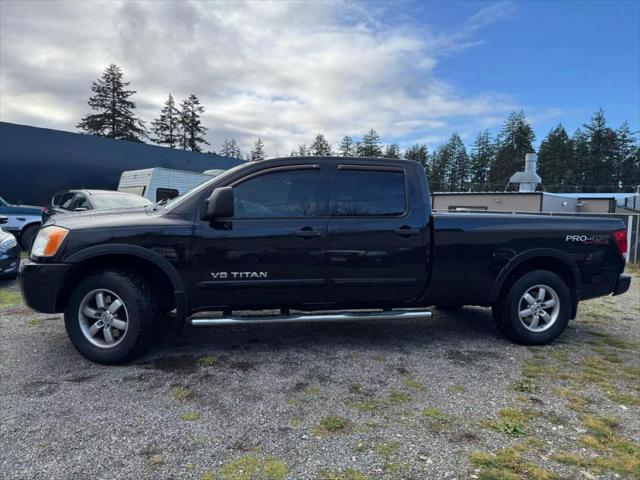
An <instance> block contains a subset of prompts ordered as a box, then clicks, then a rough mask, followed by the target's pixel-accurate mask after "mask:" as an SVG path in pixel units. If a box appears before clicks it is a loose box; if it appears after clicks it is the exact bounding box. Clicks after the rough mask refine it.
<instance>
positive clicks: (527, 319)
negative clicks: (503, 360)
mask: <svg viewBox="0 0 640 480" xmlns="http://www.w3.org/2000/svg"><path fill="white" fill-rule="evenodd" d="M492 310H493V318H494V320H495V322H496V326H497V328H498V330H499V331H500V332H502V333H503V334H504V335H505V336H506V337H507V338H509V340H511V341H513V342H516V343H520V344H523V345H544V344H547V343H550V342H552V341H553V340H555V339H556V338H557V337H558V336H560V334H562V332H563V331H564V329H565V328H566V327H567V324H568V323H569V316H570V314H571V292H570V291H569V287H568V286H567V284H566V283H565V281H564V280H563V279H562V278H560V277H559V276H558V275H556V274H555V273H553V272H549V271H546V270H536V271H533V272H528V273H526V274H524V275H522V276H521V277H520V278H514V279H512V280H511V281H510V282H509V283H508V284H507V285H505V287H504V288H503V290H502V293H501V295H500V298H499V299H498V301H497V303H496V304H495V305H493V307H492Z"/></svg>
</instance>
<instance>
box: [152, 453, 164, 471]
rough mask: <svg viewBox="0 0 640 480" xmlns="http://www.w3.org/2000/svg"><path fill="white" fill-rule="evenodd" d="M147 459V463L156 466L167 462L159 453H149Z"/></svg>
mask: <svg viewBox="0 0 640 480" xmlns="http://www.w3.org/2000/svg"><path fill="white" fill-rule="evenodd" d="M148 461H149V465H151V466H152V467H156V468H157V467H160V466H162V465H164V464H165V463H167V460H166V459H165V458H164V456H163V455H161V454H159V453H154V454H153V455H149V458H148Z"/></svg>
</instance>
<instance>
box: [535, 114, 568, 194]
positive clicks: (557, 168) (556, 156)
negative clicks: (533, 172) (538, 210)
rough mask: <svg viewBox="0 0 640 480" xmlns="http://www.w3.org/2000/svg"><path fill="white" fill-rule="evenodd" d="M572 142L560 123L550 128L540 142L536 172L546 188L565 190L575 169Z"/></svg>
mask: <svg viewBox="0 0 640 480" xmlns="http://www.w3.org/2000/svg"><path fill="white" fill-rule="evenodd" d="M574 158H575V157H574V150H573V142H572V141H571V140H570V139H569V135H567V131H566V130H565V129H564V127H563V126H562V124H558V126H557V127H556V128H554V129H553V130H551V131H550V132H549V134H548V135H547V137H546V138H545V139H544V140H543V141H542V143H541V144H540V151H539V152H538V173H539V174H540V177H541V178H542V184H543V185H544V188H545V189H546V190H549V191H551V192H559V191H563V190H566V188H565V187H566V185H568V184H569V183H570V178H571V176H572V175H573V171H574V170H575V165H574Z"/></svg>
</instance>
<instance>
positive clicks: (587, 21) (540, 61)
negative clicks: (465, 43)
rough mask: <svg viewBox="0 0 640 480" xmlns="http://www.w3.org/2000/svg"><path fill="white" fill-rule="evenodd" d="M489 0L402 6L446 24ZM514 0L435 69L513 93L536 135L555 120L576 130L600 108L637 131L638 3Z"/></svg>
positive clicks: (474, 85)
mask: <svg viewBox="0 0 640 480" xmlns="http://www.w3.org/2000/svg"><path fill="white" fill-rule="evenodd" d="M436 5H437V6H436ZM487 5H491V3H489V2H456V3H455V8H454V9H452V2H443V3H440V2H436V3H435V4H433V3H430V4H428V8H425V5H424V4H422V5H420V4H413V3H411V4H408V5H407V9H408V10H409V11H411V12H413V13H415V17H416V20H415V21H416V23H418V24H419V23H420V22H422V21H424V22H428V23H430V24H432V25H433V24H435V25H437V26H438V27H439V28H442V29H443V30H449V29H455V28H456V25H457V24H458V22H460V19H461V18H465V17H468V16H470V15H473V13H474V12H477V11H478V8H479V7H482V6H487ZM511 5H512V9H510V11H509V12H508V13H506V14H505V16H504V17H503V18H502V19H501V20H497V21H495V22H494V23H492V24H491V25H489V26H487V27H485V28H484V29H483V30H482V32H481V33H480V34H479V35H478V36H477V37H478V40H479V42H480V43H479V44H478V45H475V46H473V47H470V48H467V49H464V50H462V51H459V52H456V53H455V54H451V55H447V56H445V57H443V58H442V59H441V60H440V62H439V64H438V65H437V66H436V72H437V73H438V74H439V75H440V76H441V77H443V78H446V79H447V80H448V81H449V82H451V84H453V85H454V86H455V87H456V88H459V89H460V90H462V91H464V92H466V93H467V94H478V93H480V92H485V91H496V92H500V93H502V94H507V95H510V96H512V97H513V99H515V100H516V102H517V103H519V104H520V105H522V108H524V110H525V113H527V114H528V115H530V116H531V117H532V120H534V126H535V130H536V134H537V137H538V141H540V140H541V139H542V138H543V136H544V135H546V134H547V133H548V131H549V130H550V129H551V128H553V127H555V125H557V123H558V122H562V124H563V125H564V126H565V128H567V129H568V130H569V132H570V133H571V132H573V131H574V130H575V129H576V128H577V127H579V126H580V125H581V124H583V123H585V122H587V121H588V120H589V118H590V117H591V115H592V114H593V112H595V111H596V110H597V109H598V108H600V107H602V108H603V109H604V110H605V113H606V117H607V120H608V121H609V122H610V124H611V126H614V127H616V128H617V127H618V126H619V125H620V123H621V122H623V121H625V120H626V121H628V122H629V123H630V125H631V127H632V130H633V131H637V130H640V2H637V1H607V2H577V1H564V2H551V1H527V2H517V3H513V4H511ZM556 110H557V111H556Z"/></svg>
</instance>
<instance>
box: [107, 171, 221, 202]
mask: <svg viewBox="0 0 640 480" xmlns="http://www.w3.org/2000/svg"><path fill="white" fill-rule="evenodd" d="M222 172H224V170H207V173H198V172H187V171H184V170H172V169H170V168H162V167H156V168H143V169H141V170H128V171H125V172H122V174H121V175H120V182H119V183H118V191H119V192H127V193H135V194H137V195H141V196H143V197H145V198H148V199H149V200H150V201H152V202H158V201H160V200H162V199H164V198H174V197H177V196H178V195H182V194H183V193H185V192H188V191H189V190H191V189H192V188H195V187H197V186H198V185H200V184H201V183H203V182H206V181H207V180H210V179H211V178H212V177H214V176H216V175H219V174H220V173H222Z"/></svg>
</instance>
